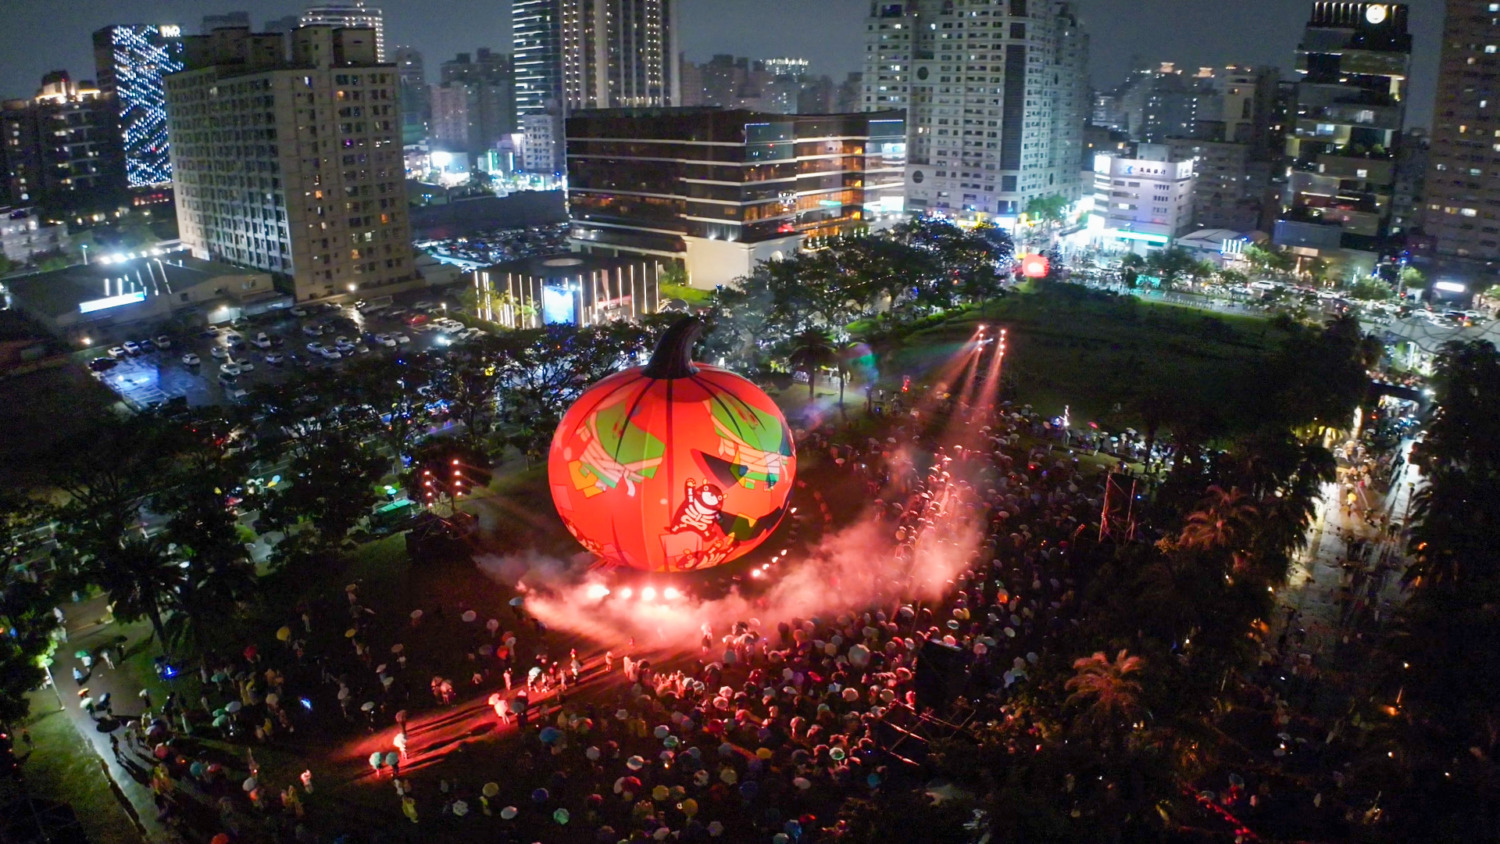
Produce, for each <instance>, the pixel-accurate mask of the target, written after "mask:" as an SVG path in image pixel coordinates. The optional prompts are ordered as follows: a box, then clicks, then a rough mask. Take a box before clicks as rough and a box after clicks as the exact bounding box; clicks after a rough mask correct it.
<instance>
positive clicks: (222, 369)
mask: <svg viewBox="0 0 1500 844" xmlns="http://www.w3.org/2000/svg"><path fill="white" fill-rule="evenodd" d="M240 371H241V370H240V367H239V365H238V364H235V363H233V362H230V363H224V364H220V365H219V374H221V375H228V376H229V377H231V378H233V377H234V376H236V375H239V374H240Z"/></svg>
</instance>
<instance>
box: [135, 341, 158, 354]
mask: <svg viewBox="0 0 1500 844" xmlns="http://www.w3.org/2000/svg"><path fill="white" fill-rule="evenodd" d="M136 345H137V346H139V347H140V349H141V352H142V353H143V354H144V353H146V352H154V351H156V344H155V343H153V342H151V341H150V340H141V341H139V342H137V343H136Z"/></svg>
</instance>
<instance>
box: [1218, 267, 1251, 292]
mask: <svg viewBox="0 0 1500 844" xmlns="http://www.w3.org/2000/svg"><path fill="white" fill-rule="evenodd" d="M1218 276H1219V283H1220V284H1222V285H1224V286H1226V287H1244V286H1245V285H1247V284H1249V283H1250V276H1248V275H1246V274H1245V273H1242V272H1240V271H1239V270H1237V269H1234V268H1233V267H1225V268H1224V269H1222V270H1219V273H1218Z"/></svg>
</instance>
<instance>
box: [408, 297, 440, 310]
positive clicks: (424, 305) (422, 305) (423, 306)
mask: <svg viewBox="0 0 1500 844" xmlns="http://www.w3.org/2000/svg"><path fill="white" fill-rule="evenodd" d="M436 307H437V305H434V304H433V303H431V302H429V301H427V300H426V299H423V300H422V301H420V302H418V303H416V304H415V305H412V306H411V309H412V310H414V311H423V312H426V311H430V310H432V309H433V308H436Z"/></svg>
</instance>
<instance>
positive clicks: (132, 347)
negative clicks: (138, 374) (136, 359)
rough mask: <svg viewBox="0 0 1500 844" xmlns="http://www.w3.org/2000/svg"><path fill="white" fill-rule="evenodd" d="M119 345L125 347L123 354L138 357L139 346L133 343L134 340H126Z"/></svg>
mask: <svg viewBox="0 0 1500 844" xmlns="http://www.w3.org/2000/svg"><path fill="white" fill-rule="evenodd" d="M121 345H123V346H124V347H125V353H126V354H129V355H138V354H140V353H141V344H139V343H137V342H135V341H134V340H126V341H125V342H124V343H123V344H121Z"/></svg>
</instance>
